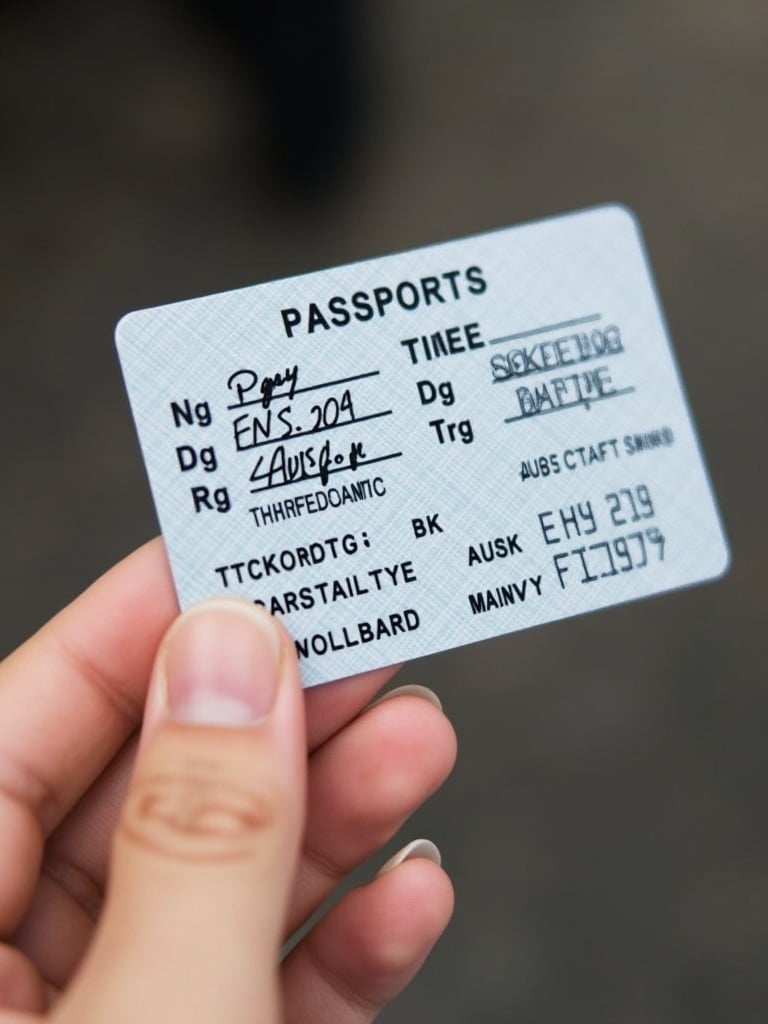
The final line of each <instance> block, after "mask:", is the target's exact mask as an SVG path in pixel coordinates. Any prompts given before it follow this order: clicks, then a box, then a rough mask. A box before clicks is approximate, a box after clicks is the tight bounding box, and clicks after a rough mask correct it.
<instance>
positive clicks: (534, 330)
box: [488, 313, 602, 345]
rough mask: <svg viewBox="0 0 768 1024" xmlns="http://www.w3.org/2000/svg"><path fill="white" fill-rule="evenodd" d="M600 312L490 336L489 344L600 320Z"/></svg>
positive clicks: (518, 339) (498, 343)
mask: <svg viewBox="0 0 768 1024" xmlns="http://www.w3.org/2000/svg"><path fill="white" fill-rule="evenodd" d="M601 317H602V314H601V313H590V315H589V316H580V317H577V318H576V319H575V320H563V321H561V322H560V323H559V324H545V325H544V326H543V327H533V328H531V330H530V331H518V332H517V333H516V334H504V335H502V336H501V337H500V338H490V339H489V341H488V344H489V345H501V344H502V342H505V341H520V339H521V338H532V337H533V336H534V335H535V334H549V333H550V331H562V330H564V329H565V328H566V327H578V326H579V324H593V323H595V321H596V320H600V319H601Z"/></svg>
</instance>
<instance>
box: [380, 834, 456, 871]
mask: <svg viewBox="0 0 768 1024" xmlns="http://www.w3.org/2000/svg"><path fill="white" fill-rule="evenodd" d="M416 857H421V858H422V859H424V860H431V861H432V862H433V864H437V866H438V867H439V866H440V865H441V864H442V862H443V858H442V857H441V856H440V851H439V850H438V848H437V847H436V846H435V844H434V843H433V842H432V840H431V839H413V840H412V841H411V842H410V843H408V844H407V845H406V846H404V847H403V848H402V850H398V851H397V853H396V854H395V855H394V857H390V858H389V860H388V861H387V863H386V864H384V865H382V867H380V868H379V870H378V871H377V872H376V877H377V878H380V877H381V876H382V875H386V874H387V872H388V871H394V869H395V868H398V867H400V865H401V864H403V863H404V862H405V861H407V860H413V859H414V858H416Z"/></svg>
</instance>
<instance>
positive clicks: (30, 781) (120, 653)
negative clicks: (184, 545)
mask: <svg viewBox="0 0 768 1024" xmlns="http://www.w3.org/2000/svg"><path fill="white" fill-rule="evenodd" d="M178 610H179V609H178V604H177V601H176V595H175V592H174V588H173V582H172V578H171V573H170V569H169V566H168V560H167V558H166V554H165V548H164V546H163V544H162V541H161V539H160V538H156V539H155V540H152V541H150V542H149V543H148V544H145V545H144V546H143V547H141V548H139V549H138V550H137V551H135V552H133V554H131V555H129V556H128V557H127V558H125V559H123V561H122V562H120V563H119V564H118V565H116V566H115V567H114V568H113V569H111V570H110V571H109V572H107V573H106V574H105V575H104V576H102V577H101V578H100V579H99V580H97V581H96V582H95V583H94V584H93V585H92V586H91V587H89V588H88V590H86V591H85V593H83V594H82V595H81V596H80V597H78V598H77V599H76V600H75V601H73V602H72V604H70V605H69V606H68V607H67V608H65V609H64V610H63V611H62V612H60V613H59V614H58V615H57V616H55V617H54V618H53V619H52V620H51V621H50V622H49V623H48V624H47V625H45V626H43V628H42V629H41V630H40V631H39V632H38V633H36V634H35V635H34V636H33V637H32V638H31V639H30V640H28V641H27V642H26V643H25V644H24V645H23V646H22V647H20V648H19V649H18V650H17V651H16V652H14V653H13V654H12V655H10V656H9V657H8V658H6V660H5V661H4V662H2V663H0V793H2V794H4V795H5V797H6V798H10V799H11V800H12V801H13V802H14V803H22V804H24V805H25V806H26V807H28V808H29V809H30V810H31V811H32V812H33V813H34V814H35V816H36V818H38V820H39V821H40V823H41V827H42V829H43V831H44V832H45V833H46V834H48V833H50V831H51V830H52V829H53V828H55V827H56V825H57V824H58V823H59V822H60V821H61V819H62V818H63V816H64V815H65V814H66V813H67V811H68V810H69V809H70V808H71V807H72V806H73V804H74V803H75V802H76V801H77V799H78V798H79V797H80V796H81V795H82V793H83V792H84V791H85V790H86V789H87V788H88V787H89V786H90V784H91V783H92V782H93V781H94V779H95V778H96V777H97V776H98V775H99V774H100V773H101V771H102V770H103V769H104V767H105V766H106V765H107V764H108V763H109V761H110V760H111V759H112V757H114V755H115V754H116V752H117V751H118V750H119V749H120V747H121V746H122V745H123V743H124V742H125V740H126V739H127V738H128V736H129V735H130V734H131V733H132V732H133V731H134V730H135V729H136V728H137V726H138V725H139V723H140V721H141V717H142V713H143V708H144V699H145V696H146V691H147V683H148V680H149V676H150V671H151V668H152V662H153V659H154V657H155V653H156V651H157V648H158V646H159V643H160V640H161V639H162V636H163V634H164V633H165V631H166V630H167V628H168V626H169V625H170V623H171V622H172V620H173V619H174V618H175V616H176V615H177V614H178ZM394 671H395V668H394V667H393V668H391V669H380V670H378V671H376V672H370V673H365V674H364V675H361V676H354V677H351V678H350V679H347V680H343V681H341V682H338V683H332V684H330V685H328V686H325V687H321V688H319V690H316V691H310V692H308V694H307V729H308V740H309V744H310V747H314V746H317V745H318V744H320V743H321V742H323V741H324V740H325V739H326V738H327V737H328V736H329V735H331V734H332V733H334V732H336V731H337V730H338V729H339V728H341V727H342V726H343V725H344V724H345V722H347V721H348V720H349V719H350V718H352V717H354V716H355V715H356V714H357V713H358V711H359V710H360V709H361V708H362V707H363V706H364V705H365V704H366V703H367V702H368V701H369V700H370V698H371V696H372V695H373V694H374V693H375V692H376V690H378V689H379V688H380V687H381V686H382V685H383V684H384V683H385V682H386V680H387V679H388V678H389V676H391V675H392V674H393V672H394Z"/></svg>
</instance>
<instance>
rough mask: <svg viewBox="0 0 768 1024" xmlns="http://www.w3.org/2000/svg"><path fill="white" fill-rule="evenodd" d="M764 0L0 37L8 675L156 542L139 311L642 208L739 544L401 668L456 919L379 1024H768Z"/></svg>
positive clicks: (346, 9) (171, 18)
mask: <svg viewBox="0 0 768 1024" xmlns="http://www.w3.org/2000/svg"><path fill="white" fill-rule="evenodd" d="M767 55H768V6H767V5H766V4H765V0H727V2H725V0H721V2H717V3H716V2H713V0H699V2H698V3H692V2H675V0H645V2H643V3H638V2H632V0H612V2H610V3H608V2H605V0H518V2H512V0H509V2H500V0H497V2H491V0H473V2H470V0H463V2H461V0H386V2H385V0H372V2H357V0H348V2H344V0H333V2H327V3H326V2H322V0H314V2H313V0H304V2H302V0H286V2H284V3H273V4H270V3H266V2H253V3H249V4H241V3H239V2H238V0H226V2H221V3H217V4H215V5H214V4H211V5H208V4H206V3H203V2H197V3H183V2H170V0H130V2H129V0H113V2H111V3H99V2H96V0H79V2H78V0H72V2H70V3H65V4H63V3H51V2H42V0H24V2H9V0H6V2H4V3H2V5H0V83H1V87H0V130H1V134H0V153H1V156H0V230H1V235H0V237H1V238H2V253H3V257H2V261H0V296H1V302H2V306H1V308H2V337H1V339H0V470H1V474H2V475H1V477H0V479H1V480H2V485H1V486H2V491H1V493H2V501H1V502H0V653H6V652H7V651H8V650H10V649H11V648H12V647H13V646H15V645H16V644H17V643H18V642H19V641H20V640H22V639H23V638H24V637H25V636H26V635H28V634H29V633H30V632H31V631H32V630H34V629H35V628H36V627H37V626H38V625H39V624H41V623H42V622H43V621H44V620H45V619H46V618H47V617H48V616H49V615H50V614H51V613H52V612H54V611H55V610H56V609H58V608H59V607H60V606H61V605H62V604H63V603H65V602H66V601H68V600H69V599H70V598H72V597H73V596H74V595H75V594H77V593H78V592H79V591H80V590H81V589H82V588H83V587H84V586H85V585H86V584H87V583H88V582H89V581H90V580H91V579H92V578H93V577H94V576H96V575H97V574H99V573H101V572H102V571H103V570H105V569H106V568H107V567H108V566H109V565H111V564H112V563H113V562H114V561H116V560H117V559H118V558H120V557H121V556H122V555H123V554H125V553H127V552H128V551H129V550H131V549H132V548H133V547H135V546H136V545H138V544H140V543H141V542H142V541H144V540H145V539H147V538H148V537H150V536H151V535H153V533H154V532H155V531H156V524H155V518H154V514H153V509H152V503H151V499H150V494H149V489H148V485H147V483H146V480H145V476H144V471H143V468H142V464H141V462H140V459H139V453H138V445H137V442H136V438H135V435H134V430H133V425H132V421H131V417H130V413H129V409H128V404H127V400H126V398H125V395H124V392H123V386H122V382H121V378H120V374H119V370H118V365H117V360H116V358H115V354H114V350H113V342H112V331H113V326H114V324H115V322H116V320H117V319H118V318H119V317H120V316H121V315H122V314H123V313H124V312H126V311H127V310H130V309H133V308H136V307H141V306H149V305H155V304H160V303H164V302H168V301H172V300H176V299H181V298H186V297H190V296H194V295H198V294H204V293H207V292H213V291H219V290H223V289H228V288H234V287H239V286H242V285H247V284H253V283H256V282H260V281H264V280H268V279H270V278H276V277H281V276H284V275H290V274H295V273H297V272H301V271H306V270H313V269H317V268H320V267H324V266H327V265H331V264H334V263H343V262H346V261H349V260H355V259H360V258H363V257H368V256H373V255H379V254H383V253H387V252H390V251H394V250H398V249H402V248H408V247H411V246H416V245H421V244H425V243H430V242H434V241H439V240H442V239H448V238H452V237H454V236H457V235H462V234H467V233H472V232H478V231H483V230H485V229H490V228H496V227H500V226H505V225H510V224H514V223H517V222H520V221H524V220H528V219H532V218H537V217H541V216H546V215H549V214H553V213H558V212H562V211H566V210H569V209H572V208H575V207H581V206H586V205H589V204H594V203H600V202H604V201H608V200H620V201H623V202H626V203H628V204H629V205H631V206H632V207H634V209H635V211H636V212H637V213H638V215H639V217H640V219H641V221H642V224H643V226H644V229H645V233H646V239H647V243H648V247H649V250H650V254H651V259H652V262H653V265H654V268H655V272H656V276H657V279H658V283H659V288H660V292H661V296H662V300H663V302H664V305H665V308H666V312H667V314H668V318H669V322H670V326H671V331H672V335H673V338H674V340H675V344H676V348H677V353H678V357H679V361H680V363H681V366H682V370H683V374H684V377H685V380H686V382H687V387H688V391H689V395H690V399H691V403H692V405H693V409H694V413H695V415H696V418H697V421H698V424H699V429H700V433H701V437H702V441H703V445H704V448H705V451H706V453H707V456H708V460H709V465H710V469H711V472H712V476H713V478H714V483H715V488H716V491H717V493H718V496H719V499H720V503H721V507H722V512H723V515H724V519H725V523H726V527H727V529H728V532H729V534H730V537H731V541H732V546H733V557H734V564H733V569H732V570H731V573H730V575H729V576H728V577H727V578H726V579H725V580H724V581H720V582H718V583H715V584H711V585H708V586H704V587H700V588H697V589H693V590H690V591H684V592H680V593H676V594H672V595H669V596H665V597H660V598H656V599H653V600H649V601H645V602H641V603H639V604H635V605H631V606H629V607H622V608H616V609H613V610H608V611H604V612H600V613H599V614H595V615H590V616H587V617H585V618H581V619H576V620H571V621H567V622H561V623H557V624H552V625H549V626H546V627H544V628H541V629H536V630H532V631H529V632H525V633H519V634H516V635H514V636H511V637H507V638H502V639H499V640H496V641H493V642H490V643H487V644H484V645H482V646H480V647H475V648H466V649H463V650H459V651H453V652H450V653H448V654H444V655H441V656H437V657H433V658H429V659H424V660H422V661H420V662H418V663H415V664H412V665H411V666H409V668H408V669H407V670H406V671H405V672H404V673H403V675H402V677H401V679H400V681H401V682H405V681H414V682H415V681H418V682H423V683H427V684H429V685H432V686H433V687H434V688H435V689H436V690H437V691H438V693H439V694H440V696H441V698H442V699H443V701H444V704H445V706H446V710H447V712H448V714H449V715H450V716H451V717H452V719H453V721H454V722H455V724H456V727H457V730H458V734H459V740H460V745H461V754H460V761H459V765H458V767H457V770H456V773H455V775H454V776H453V778H452V780H451V782H450V783H449V784H448V785H447V786H446V788H445V789H444V790H443V791H442V792H441V793H440V794H439V795H438V796H437V797H436V798H435V799H434V800H433V801H432V802H431V803H430V804H429V806H428V807H427V808H425V809H424V810H423V811H422V812H420V813H419V815H418V817H417V819H416V820H415V821H413V822H411V823H410V824H409V825H408V826H407V828H406V830H404V832H403V833H402V835H401V836H400V838H399V839H398V840H397V841H395V842H394V843H393V848H395V847H396V846H397V845H399V843H400V842H402V841H404V840H405V839H406V838H409V837H411V836H415V835H420V834H426V835H429V836H431V837H433V838H434V839H435V840H436V841H437V843H438V844H439V845H440V847H441V848H442V850H443V853H444V858H445V863H446V866H447V867H448V869H449V870H450V871H451V873H452V874H453V876H454V878H455V882H456V889H457V898H458V903H457V910H456V916H455V919H454V922H453V924H452V926H451V928H450V930H449V931H448V933H447V934H446V936H445V938H444V940H443V941H442V943H441V944H440V945H439V947H438V949H437V950H436V952H435V954H434V956H433V957H432V958H431V960H430V961H429V963H428V965H427V966H426V968H425V969H424V971H423V973H422V974H421V975H420V977H419V978H418V979H417V981H416V982H415V983H414V985H413V986H412V987H411V988H410V989H409V990H408V991H407V992H406V993H405V994H404V995H403V996H402V997H401V998H400V1000H399V1001H398V1002H397V1003H396V1004H395V1005H394V1006H393V1007H392V1008H390V1009H389V1010H387V1011H386V1012H385V1013H384V1015H383V1019H384V1020H385V1021H392V1022H394V1021H398V1022H400V1024H416V1022H419V1024H421V1022H423V1021H425V1020H430V1021H440V1022H442V1024H453V1022H457V1024H458V1022H462V1024H464V1022H467V1021H472V1022H474V1021H482V1022H484V1024H495V1022H507V1021H514V1022H517V1024H529V1022H531V1024H549V1022H562V1021H569V1022H582V1021H583V1022H585V1024H586V1022H589V1024H597V1022H611V1024H639V1022H643V1024H689V1022H690V1024H693V1022H696V1024H708V1022H721V1021H722V1022H726V1021H727V1022H729V1024H732V1022H734V1021H738V1022H739V1024H752V1022H758V1021H760V1022H764V1021H765V1020H766V1019H768V817H767V816H766V803H767V800H766V797H768V744H767V743H766V739H765V733H766V727H767V726H768V717H767V716H768V684H767V683H766V670H765V664H764V642H765V636H766V632H765V631H766V627H768V620H767V619H766V615H765V608H766V601H765V591H764V580H765V570H766V566H767V564H768V560H767V559H766V528H765V517H766V495H767V493H768V485H767V483H766V470H767V469H768V461H767V460H766V459H765V447H764V446H765V443H766V429H765V428H766V407H767V403H766V382H767V380H768V376H767V375H768V355H767V352H768V345H767V344H766V341H765V337H764V323H765V322H764V321H763V319H762V318H763V316H764V315H765V314H766V291H767V290H766V285H765V276H766V251H767V247H766V237H767V236H768V189H767V188H766V180H767V179H768V133H767V132H766V98H768V59H767Z"/></svg>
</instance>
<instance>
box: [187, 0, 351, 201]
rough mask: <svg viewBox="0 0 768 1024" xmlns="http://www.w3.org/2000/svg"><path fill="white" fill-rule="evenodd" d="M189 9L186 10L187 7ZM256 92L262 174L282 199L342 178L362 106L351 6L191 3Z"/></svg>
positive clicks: (290, 1)
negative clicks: (264, 160)
mask: <svg viewBox="0 0 768 1024" xmlns="http://www.w3.org/2000/svg"><path fill="white" fill-rule="evenodd" d="M187 6H188V5H185V7H187ZM193 6H195V7H197V8H198V13H199V14H200V15H201V16H203V17H205V18H206V20H207V21H208V23H209V24H210V25H211V26H213V27H214V28H215V30H216V31H217V32H218V33H219V35H220V36H221V37H222V39H223V40H224V41H225V43H226V45H227V46H230V47H231V48H232V52H233V54H235V55H236V56H237V58H238V59H239V60H240V61H241V62H242V63H243V65H244V67H245V68H246V70H247V73H248V74H249V75H250V76H252V77H253V81H254V85H255V87H256V88H257V89H258V90H259V92H260V93H261V100H262V103H263V109H264V125H263V130H264V133H265V138H262V139H260V140H259V141H260V143H261V144H262V145H263V144H264V143H266V146H267V154H268V159H269V172H270V174H271V176H272V178H273V181H274V186H275V188H276V189H277V190H278V191H280V192H284V193H286V195H287V197H289V198H294V199H303V200H310V201H311V200H314V199H320V198H322V197H323V196H325V195H327V193H328V192H329V191H333V190H335V189H336V188H337V187H338V186H339V185H340V184H341V183H342V182H343V180H344V178H345V171H346V170H347V168H348V165H349V163H350V158H351V156H352V154H353V153H354V152H355V150H356V148H357V145H356V143H357V136H358V134H359V132H360V126H361V122H362V113H363V107H364V102H365V88H364V79H363V71H362V69H363V63H364V62H363V59H362V53H361V50H362V47H363V33H362V32H361V31H360V28H361V25H360V22H359V5H355V4H354V3H353V2H352V0H323V2H322V3H318V2H316V0H283V2H280V0H256V2H247V0H194V4H193Z"/></svg>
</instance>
